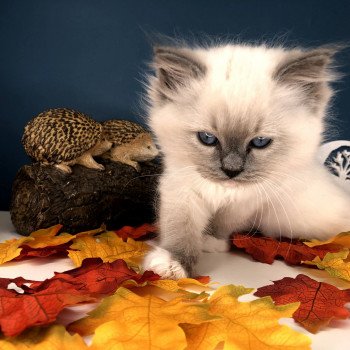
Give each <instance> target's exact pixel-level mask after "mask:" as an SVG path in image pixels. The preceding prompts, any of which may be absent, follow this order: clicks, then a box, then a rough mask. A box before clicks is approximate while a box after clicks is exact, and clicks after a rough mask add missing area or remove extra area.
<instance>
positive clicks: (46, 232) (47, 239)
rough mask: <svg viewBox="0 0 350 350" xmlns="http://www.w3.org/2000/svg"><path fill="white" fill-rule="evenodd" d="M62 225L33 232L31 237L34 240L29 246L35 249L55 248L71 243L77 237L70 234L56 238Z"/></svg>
mask: <svg viewBox="0 0 350 350" xmlns="http://www.w3.org/2000/svg"><path fill="white" fill-rule="evenodd" d="M61 228H62V225H55V226H52V227H49V228H44V229H41V230H38V231H35V232H32V233H31V234H30V236H29V237H31V238H33V240H31V241H30V242H29V243H26V245H27V246H29V247H30V248H34V249H39V248H46V247H53V246H57V245H61V244H64V243H67V242H69V241H71V240H72V239H73V238H74V237H75V236H74V235H70V234H68V233H65V234H62V235H59V236H56V235H57V233H58V232H59V231H60V229H61Z"/></svg>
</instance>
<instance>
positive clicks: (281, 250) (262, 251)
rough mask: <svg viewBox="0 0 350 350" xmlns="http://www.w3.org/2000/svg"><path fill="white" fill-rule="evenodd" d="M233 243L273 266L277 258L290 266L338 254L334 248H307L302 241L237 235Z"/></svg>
mask: <svg viewBox="0 0 350 350" xmlns="http://www.w3.org/2000/svg"><path fill="white" fill-rule="evenodd" d="M232 243H233V245H234V246H235V247H237V248H243V249H244V250H245V251H246V252H247V253H248V254H250V255H251V256H252V257H253V258H254V259H255V260H257V261H260V262H262V263H267V264H272V263H273V262H274V260H275V259H276V258H277V257H281V258H283V259H284V260H285V261H286V262H287V263H288V264H291V265H299V264H300V263H301V262H302V261H305V260H313V259H314V258H315V257H316V256H319V257H320V258H323V257H324V256H325V255H326V254H327V253H328V252H336V251H339V249H335V248H334V247H329V246H324V247H314V248H310V247H307V246H305V245H304V244H303V243H302V242H301V241H290V240H289V241H283V240H281V241H277V240H276V239H274V238H271V237H262V236H247V235H244V234H240V233H235V234H234V235H233V238H232Z"/></svg>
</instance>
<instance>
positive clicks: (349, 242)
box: [304, 232, 350, 249]
mask: <svg viewBox="0 0 350 350" xmlns="http://www.w3.org/2000/svg"><path fill="white" fill-rule="evenodd" d="M304 244H306V245H307V246H308V247H316V246H319V245H325V244H337V245H341V246H343V247H345V248H349V249H350V232H342V233H339V234H338V235H336V236H334V237H332V238H330V239H327V240H325V241H319V240H317V239H312V240H311V241H310V242H304Z"/></svg>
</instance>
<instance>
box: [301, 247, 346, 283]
mask: <svg viewBox="0 0 350 350" xmlns="http://www.w3.org/2000/svg"><path fill="white" fill-rule="evenodd" d="M348 255H349V249H344V250H342V251H340V252H337V253H327V254H326V255H325V257H324V258H323V259H322V260H321V259H320V258H319V257H318V256H317V257H316V258H315V259H314V260H312V261H303V264H307V265H316V266H317V267H318V268H319V269H321V270H326V271H327V272H328V273H329V274H330V275H331V276H333V277H338V278H341V279H343V280H346V281H350V262H348V261H347V259H348Z"/></svg>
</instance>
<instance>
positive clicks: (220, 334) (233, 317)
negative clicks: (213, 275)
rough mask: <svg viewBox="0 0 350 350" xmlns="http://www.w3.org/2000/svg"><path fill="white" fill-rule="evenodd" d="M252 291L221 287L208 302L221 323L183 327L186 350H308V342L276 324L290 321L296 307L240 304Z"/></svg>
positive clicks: (268, 300)
mask: <svg viewBox="0 0 350 350" xmlns="http://www.w3.org/2000/svg"><path fill="white" fill-rule="evenodd" d="M251 291H252V289H248V288H244V287H242V286H233V285H228V286H223V287H221V288H219V289H218V290H217V291H216V292H215V293H214V294H213V295H212V296H211V297H210V298H209V305H210V307H209V311H210V313H211V314H214V315H217V316H220V317H221V319H219V320H215V321H212V322H208V323H203V324H200V325H193V324H183V325H182V328H183V329H184V331H185V333H186V336H187V342H188V347H187V349H188V350H211V349H216V347H217V346H218V345H219V344H222V343H224V347H223V348H224V349H225V350H229V349H259V350H263V349H266V350H270V349H281V350H282V349H289V350H291V349H300V350H301V349H309V345H310V339H309V338H308V337H307V336H306V335H303V334H300V333H297V332H296V331H294V330H292V329H291V328H289V327H287V326H283V325H280V324H279V323H278V322H279V320H280V319H281V318H283V317H291V315H292V314H293V312H294V311H295V310H296V309H297V308H298V306H299V303H294V304H289V305H284V306H275V305H274V303H273V301H272V300H271V298H269V297H266V298H261V299H257V300H253V301H251V302H240V301H238V298H239V297H240V296H242V295H245V294H248V293H250V292H251Z"/></svg>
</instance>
